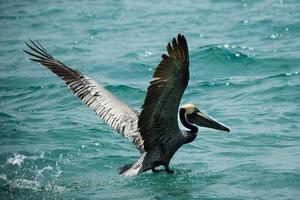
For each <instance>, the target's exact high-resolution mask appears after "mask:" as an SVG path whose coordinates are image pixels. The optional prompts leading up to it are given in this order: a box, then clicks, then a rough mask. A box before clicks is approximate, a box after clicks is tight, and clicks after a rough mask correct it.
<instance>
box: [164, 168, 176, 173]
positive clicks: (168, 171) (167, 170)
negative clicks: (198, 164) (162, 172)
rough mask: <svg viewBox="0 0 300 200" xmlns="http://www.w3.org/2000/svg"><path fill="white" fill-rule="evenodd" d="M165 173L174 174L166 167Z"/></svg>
mask: <svg viewBox="0 0 300 200" xmlns="http://www.w3.org/2000/svg"><path fill="white" fill-rule="evenodd" d="M166 172H167V173H168V174H174V172H175V171H174V170H171V169H170V168H169V167H166Z"/></svg>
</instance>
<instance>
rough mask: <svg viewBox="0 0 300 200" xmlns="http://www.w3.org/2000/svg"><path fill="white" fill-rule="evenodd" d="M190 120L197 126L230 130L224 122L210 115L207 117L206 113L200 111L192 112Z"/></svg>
mask: <svg viewBox="0 0 300 200" xmlns="http://www.w3.org/2000/svg"><path fill="white" fill-rule="evenodd" d="M192 120H193V122H194V123H195V124H197V125H198V126H203V127H207V128H213V129H218V130H221V131H227V132H230V128H229V127H227V126H225V125H224V124H222V123H220V122H218V121H217V120H215V119H213V118H212V117H209V116H208V115H206V114H204V113H202V112H200V111H198V112H195V113H193V114H192Z"/></svg>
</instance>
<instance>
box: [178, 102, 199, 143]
mask: <svg viewBox="0 0 300 200" xmlns="http://www.w3.org/2000/svg"><path fill="white" fill-rule="evenodd" d="M185 113H186V111H185V109H184V108H180V110H179V117H180V121H181V123H182V125H183V126H184V127H185V128H188V129H190V130H189V131H185V134H184V137H185V139H186V141H185V143H190V142H192V141H193V140H194V139H195V138H196V137H197V132H198V127H197V126H195V125H194V124H192V123H190V122H189V121H188V119H187V116H186V114H185Z"/></svg>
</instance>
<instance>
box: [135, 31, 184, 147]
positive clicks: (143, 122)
mask: <svg viewBox="0 0 300 200" xmlns="http://www.w3.org/2000/svg"><path fill="white" fill-rule="evenodd" d="M167 50H168V55H166V54H163V55H162V60H161V62H160V64H159V65H158V66H157V68H156V70H155V72H154V74H153V80H152V81H151V82H150V86H149V87H148V90H147V95H146V98H145V101H144V105H143V106H142V111H141V114H140V117H139V121H138V127H139V130H140V132H141V135H142V138H143V140H144V149H145V150H146V151H148V150H150V149H151V147H153V146H154V145H157V144H165V145H167V143H168V141H169V140H170V139H172V138H173V137H176V136H177V135H178V133H179V127H178V121H177V113H178V108H179V103H180V99H181V97H182V95H183V92H184V90H185V88H186V87H187V85H188V80H189V53H188V46H187V43H186V40H185V38H184V36H183V35H180V34H179V35H178V38H177V40H176V39H175V38H174V39H173V41H172V43H169V44H168V46H167Z"/></svg>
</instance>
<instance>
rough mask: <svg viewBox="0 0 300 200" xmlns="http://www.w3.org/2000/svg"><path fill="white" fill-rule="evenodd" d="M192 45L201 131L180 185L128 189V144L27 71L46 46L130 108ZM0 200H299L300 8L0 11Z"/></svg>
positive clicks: (264, 3)
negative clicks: (172, 53) (30, 47)
mask: <svg viewBox="0 0 300 200" xmlns="http://www.w3.org/2000/svg"><path fill="white" fill-rule="evenodd" d="M178 33H183V34H184V35H185V36H186V38H187V41H188V45H189V50H190V73H191V76H190V82H189V86H188V88H187V90H186V92H185V94H184V97H183V99H182V102H181V103H182V104H183V103H188V102H190V103H194V104H196V105H197V106H198V107H199V108H200V109H201V110H203V111H205V112H207V113H208V114H210V115H211V116H213V117H214V118H216V119H218V120H219V121H221V122H223V123H225V124H226V125H228V126H230V127H231V129H232V131H231V132H230V133H229V134H228V133H224V132H219V131H215V130H210V129H205V128H200V132H199V135H198V138H197V139H196V140H195V141H194V142H193V143H191V144H188V145H185V146H183V147H182V148H181V149H180V150H179V151H178V152H177V153H176V155H175V156H174V158H173V159H172V161H171V168H172V169H174V170H175V174H173V175H168V174H165V173H160V174H152V173H150V172H148V173H144V174H141V175H139V176H136V177H122V176H120V175H119V174H118V167H120V166H121V165H123V164H127V163H130V162H134V161H135V160H136V159H137V158H138V152H137V151H136V149H135V147H134V146H133V145H132V144H131V142H130V141H129V140H127V139H125V138H122V137H121V136H119V135H118V134H117V133H115V132H114V131H113V130H112V129H110V128H109V127H108V126H106V125H105V124H104V123H103V122H102V121H101V120H100V119H99V118H98V117H97V116H96V115H95V114H94V113H93V112H92V111H90V110H89V109H88V108H87V107H86V106H84V105H83V104H82V103H81V102H80V101H79V99H78V98H76V97H75V96H73V94H72V93H71V92H70V91H69V89H68V88H67V87H66V86H65V85H64V84H63V82H62V81H61V80H60V79H59V78H57V77H56V76H55V75H53V74H52V73H50V71H49V70H47V69H45V68H44V67H42V66H40V65H38V64H36V63H33V62H30V61H29V60H28V59H27V58H28V56H27V55H25V53H24V52H23V51H22V49H26V46H25V45H24V43H23V42H24V41H28V39H34V40H39V41H40V42H41V43H42V44H43V45H44V47H45V48H47V50H48V51H49V52H50V53H51V54H53V55H54V56H55V57H56V58H58V59H60V60H61V61H63V62H64V63H65V64H67V65H69V66H71V67H73V68H75V69H77V70H79V71H81V72H82V73H84V74H86V75H88V76H90V77H93V78H94V79H95V80H97V81H98V82H99V83H101V84H102V85H104V86H105V87H106V88H107V89H108V90H110V91H111V92H112V93H113V94H115V95H116V96H118V97H119V98H120V99H122V100H123V101H124V102H126V103H128V104H129V105H130V106H131V107H133V108H134V109H137V110H139V108H140V106H141V105H142V103H143V99H144V96H145V92H146V88H147V86H148V83H149V81H150V80H151V76H152V73H153V70H154V69H155V67H156V66H157V64H158V63H159V61H160V56H161V54H162V53H165V52H166V49H165V47H166V45H167V42H168V41H170V40H171V39H172V38H173V37H175V36H177V34H178ZM0 36H1V37H0V44H1V48H0V58H1V59H0V199H172V200H173V199H215V200H216V199H265V200H268V199H299V197H300V131H299V129H300V123H299V122H300V114H299V113H300V112H299V111H300V40H299V36H300V1H298V0H229V1H227V0H226V1H225V0H210V1H196V0H187V1H177V0H176V1H172V3H171V2H161V1H157V0H151V1H130V0H115V1H92V0H87V1H58V0H53V1H44V0H43V1H42V0H33V1H31V0H28V1H18V0H12V1H0Z"/></svg>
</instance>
